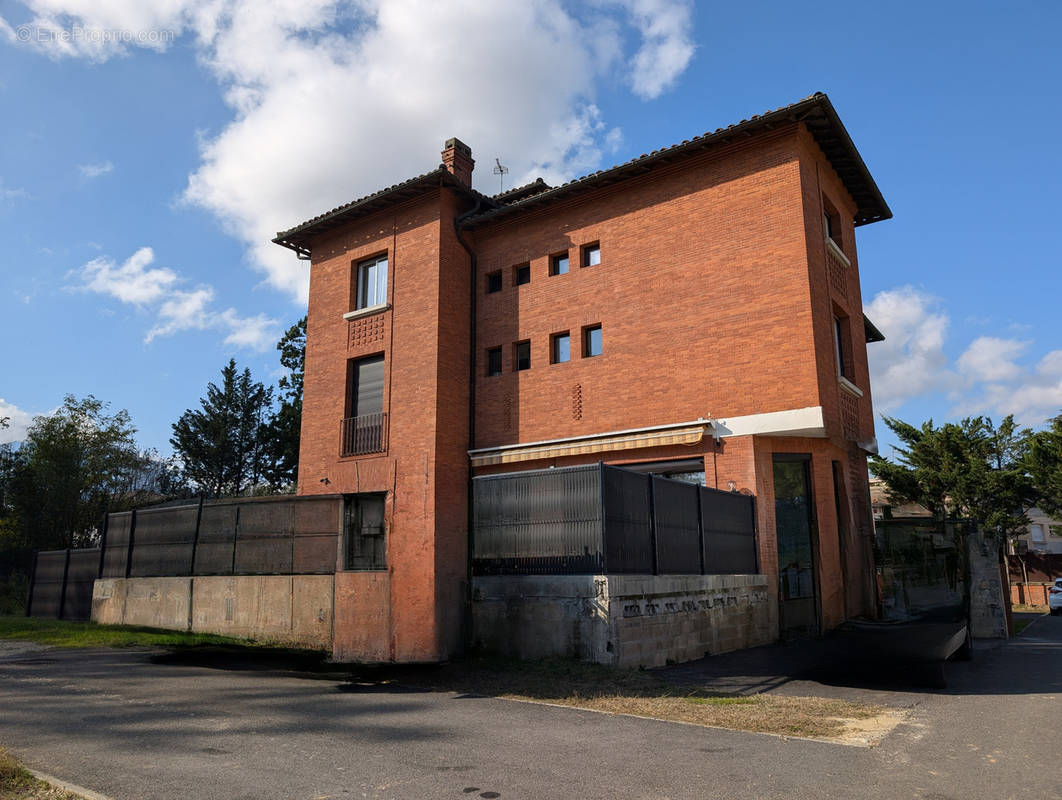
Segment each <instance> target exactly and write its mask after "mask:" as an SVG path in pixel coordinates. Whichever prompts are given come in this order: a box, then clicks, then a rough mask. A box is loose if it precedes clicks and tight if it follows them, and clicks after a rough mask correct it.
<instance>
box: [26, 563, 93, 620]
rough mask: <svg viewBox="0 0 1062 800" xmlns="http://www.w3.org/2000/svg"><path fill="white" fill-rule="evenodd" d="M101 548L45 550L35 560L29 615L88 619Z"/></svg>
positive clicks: (28, 603)
mask: <svg viewBox="0 0 1062 800" xmlns="http://www.w3.org/2000/svg"><path fill="white" fill-rule="evenodd" d="M99 570H100V548H98V547H89V548H83V549H78V550H70V549H67V550H42V551H40V552H38V553H37V554H36V555H35V556H34V559H33V577H32V580H31V581H30V590H29V600H28V602H27V607H26V616H34V617H55V618H57V619H88V618H89V617H90V616H91V614H92V583H93V581H95V580H96V576H97V575H98V574H99Z"/></svg>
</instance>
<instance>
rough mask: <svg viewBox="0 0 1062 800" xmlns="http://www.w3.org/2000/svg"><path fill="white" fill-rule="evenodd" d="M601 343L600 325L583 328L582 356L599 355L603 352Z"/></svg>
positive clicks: (591, 356)
mask: <svg viewBox="0 0 1062 800" xmlns="http://www.w3.org/2000/svg"><path fill="white" fill-rule="evenodd" d="M602 345H603V342H602V339H601V326H600V325H591V326H590V327H587V328H583V358H593V357H594V356H599V355H601V354H602V353H603V352H604V350H603V347H602Z"/></svg>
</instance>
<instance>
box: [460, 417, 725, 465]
mask: <svg viewBox="0 0 1062 800" xmlns="http://www.w3.org/2000/svg"><path fill="white" fill-rule="evenodd" d="M710 428H711V422H709V421H707V420H704V421H698V422H696V423H693V424H690V425H685V426H681V427H667V428H664V429H647V430H642V431H626V432H623V433H616V434H597V435H591V436H582V437H579V438H576V439H563V440H558V441H555V442H534V443H531V444H526V445H509V446H505V447H495V448H487V449H484V450H473V451H472V452H471V453H469V455H470V457H471V459H472V466H473V467H486V466H490V465H491V464H514V463H517V462H520V461H536V460H538V459H543V458H561V457H563V456H578V455H586V454H587V453H606V452H611V451H616V450H636V449H638V448H642V447H664V446H665V445H675V444H680V445H692V444H697V443H698V442H699V441H701V440H702V439H703V438H704V435H705V433H707V432H708V431H709V430H710Z"/></svg>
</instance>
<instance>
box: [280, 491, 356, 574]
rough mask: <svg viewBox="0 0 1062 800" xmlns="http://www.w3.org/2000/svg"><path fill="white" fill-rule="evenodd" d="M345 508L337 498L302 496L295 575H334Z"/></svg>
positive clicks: (297, 519)
mask: <svg viewBox="0 0 1062 800" xmlns="http://www.w3.org/2000/svg"><path fill="white" fill-rule="evenodd" d="M342 512H343V507H342V504H341V503H338V502H336V499H335V498H329V497H325V498H316V497H315V498H308V497H303V498H300V499H299V502H297V503H296V504H295V552H294V555H293V563H292V567H291V569H292V572H295V573H299V574H308V573H317V574H331V573H333V572H335V571H336V564H337V563H338V559H339V552H338V548H337V538H336V537H337V535H338V531H339V526H340V525H341V524H342Z"/></svg>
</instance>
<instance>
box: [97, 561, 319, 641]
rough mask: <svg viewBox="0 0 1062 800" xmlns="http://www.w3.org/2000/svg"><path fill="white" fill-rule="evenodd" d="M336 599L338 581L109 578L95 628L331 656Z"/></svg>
mask: <svg viewBox="0 0 1062 800" xmlns="http://www.w3.org/2000/svg"><path fill="white" fill-rule="evenodd" d="M333 596H334V587H333V579H332V576H331V575H241V576H235V577H229V576H210V577H199V578H101V579H99V580H97V581H96V584H95V586H94V588H93V592H92V620H93V621H94V622H99V623H101V624H105V625H143V626H146V627H151V628H164V629H168V630H178V631H192V632H194V633H216V634H220V635H222V636H237V637H242V638H248V639H256V640H259V641H266V642H276V643H278V644H289V645H298V646H301V647H309V648H316V649H330V648H331V646H332V617H333Z"/></svg>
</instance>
